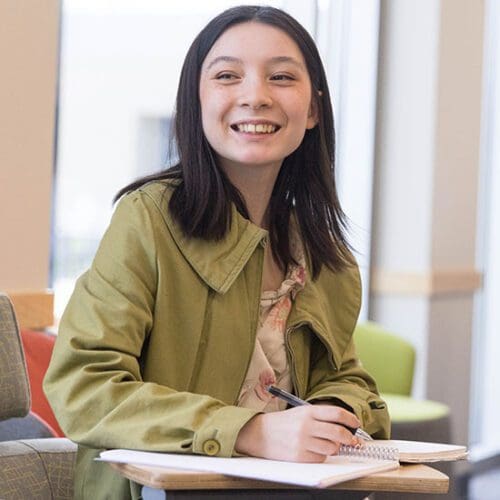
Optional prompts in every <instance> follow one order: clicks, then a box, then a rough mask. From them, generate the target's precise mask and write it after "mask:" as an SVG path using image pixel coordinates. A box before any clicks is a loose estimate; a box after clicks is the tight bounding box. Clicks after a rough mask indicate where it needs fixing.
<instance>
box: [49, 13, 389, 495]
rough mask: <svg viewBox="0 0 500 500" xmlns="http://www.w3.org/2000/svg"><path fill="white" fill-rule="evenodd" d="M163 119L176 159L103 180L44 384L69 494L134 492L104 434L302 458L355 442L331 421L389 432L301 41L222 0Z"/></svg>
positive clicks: (320, 104) (289, 24) (320, 88)
mask: <svg viewBox="0 0 500 500" xmlns="http://www.w3.org/2000/svg"><path fill="white" fill-rule="evenodd" d="M175 124H176V129H175V130H176V141H177V147H178V153H179V163H178V164H177V165H175V166H174V167H173V168H171V169H169V170H166V171H164V172H161V173H159V174H157V175H154V176H151V177H149V178H146V179H142V180H139V181H137V182H135V183H133V184H131V185H130V186H127V187H126V188H124V189H123V190H122V191H121V192H120V193H119V195H118V197H119V198H122V199H121V200H120V202H119V203H118V206H117V208H116V211H115V214H114V216H113V219H112V221H111V224H110V226H109V229H108V230H107V232H106V234H105V236H104V238H103V240H102V242H101V245H100V247H99V250H98V252H97V254H96V256H95V259H94V262H93V263H92V266H91V268H90V270H89V271H87V272H86V273H85V274H84V275H83V276H82V277H81V278H80V279H79V280H78V282H77V284H76V288H75V291H74V294H73V296H72V298H71V300H70V303H69V305H68V307H67V309H66V311H65V314H64V316H63V318H62V321H61V325H60V329H59V336H58V339H57V344H56V348H55V351H54V355H53V359H52V362H51V366H50V368H49V371H48V373H47V376H46V379H45V390H46V393H47V396H48V398H49V400H50V402H51V404H52V407H53V408H54V411H55V414H56V415H57V418H58V420H59V422H60V424H61V427H62V428H63V429H64V431H65V432H66V433H67V435H68V437H69V438H70V439H72V440H74V441H76V442H77V443H78V444H79V449H78V462H77V469H76V485H75V487H76V491H75V495H76V497H77V498H93V499H95V498H128V497H130V496H132V497H137V496H138V495H139V492H138V487H137V485H134V484H128V482H127V481H126V480H124V479H123V478H121V477H120V476H119V475H117V474H116V473H114V472H113V471H112V470H111V469H110V468H109V467H108V466H106V465H103V464H101V463H99V462H94V460H93V459H94V458H95V457H96V456H97V455H98V454H99V452H100V450H101V449H103V448H116V447H119V448H131V449H142V450H152V451H169V452H179V453H198V454H206V455H217V456H232V455H237V454H248V455H254V456H259V457H266V458H273V459H283V460H293V461H305V462H307V461H318V462H319V461H322V460H324V458H325V456H327V455H330V454H334V453H336V452H337V451H338V449H339V446H340V445H341V444H356V443H357V442H358V440H357V438H354V437H353V435H352V434H351V433H350V432H349V431H347V430H346V428H345V426H346V425H347V426H350V427H359V426H361V427H362V428H363V429H365V430H366V431H367V432H368V433H370V434H372V435H373V436H375V437H378V438H384V437H387V435H388V428H389V419H388V415H387V411H386V407H385V404H384V403H383V401H381V400H380V398H379V396H378V394H377V390H376V387H375V383H374V381H373V380H372V379H371V378H370V376H369V375H368V374H367V373H366V372H365V371H364V370H363V368H362V367H361V365H360V363H359V361H358V359H357V357H356V353H355V348H354V345H353V342H352V339H351V336H352V332H353V329H354V326H355V324H356V320H357V316H358V312H359V307H360V281H359V276H358V270H357V267H356V264H355V261H354V259H353V257H352V256H351V253H350V251H349V247H348V244H347V242H346V238H345V235H344V228H345V219H344V215H343V213H342V210H341V208H340V206H339V203H338V199H337V194H336V190H335V182H334V130H333V117H332V108H331V103H330V98H329V91H328V86H327V82H326V77H325V72H324V69H323V67H322V65H321V61H320V57H319V55H318V52H317V49H316V47H315V45H314V42H313V41H312V39H311V38H310V37H309V35H308V34H307V32H306V31H305V30H304V28H303V27H301V26H300V25H299V24H298V23H297V22H296V21H295V20H294V19H293V18H291V17H290V16H289V15H287V14H285V13H284V12H282V11H280V10H277V9H274V8H270V7H253V6H247V7H237V8H233V9H229V10H228V11H225V12H224V13H222V14H221V15H219V16H218V17H216V18H215V19H213V20H212V21H211V22H210V23H209V24H208V25H207V26H206V27H205V28H204V29H203V30H202V31H201V33H200V34H199V35H198V37H197V38H196V39H195V41H194V42H193V45H192V46H191V48H190V50H189V52H188V54H187V56H186V59H185V62H184V66H183V69H182V74H181V78H180V83H179V90H178V96H177V110H176V121H175ZM269 384H274V385H277V386H279V387H281V388H282V389H285V390H288V391H291V392H293V393H294V394H296V395H297V396H299V397H301V398H303V399H306V400H307V401H309V402H311V403H313V405H310V406H301V407H297V408H291V409H287V408H286V404H285V403H283V402H282V401H280V400H277V399H275V398H273V397H272V396H271V395H270V394H269V393H268V392H267V391H266V386H267V385H269Z"/></svg>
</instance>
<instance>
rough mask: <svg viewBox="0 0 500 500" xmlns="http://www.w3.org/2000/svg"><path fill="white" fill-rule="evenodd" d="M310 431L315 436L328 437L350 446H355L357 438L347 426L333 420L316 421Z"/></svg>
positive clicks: (330, 439) (329, 439)
mask: <svg viewBox="0 0 500 500" xmlns="http://www.w3.org/2000/svg"><path fill="white" fill-rule="evenodd" d="M310 433H311V435H312V436H313V437H315V438H320V439H326V440H328V441H334V442H337V443H340V444H346V445H348V446H355V445H356V444H357V443H358V440H357V438H356V437H355V436H354V435H353V434H352V433H351V432H350V431H349V430H348V429H346V428H345V427H343V426H342V425H338V424H336V423H333V422H322V421H319V420H318V421H316V422H315V423H314V425H312V426H311V429H310Z"/></svg>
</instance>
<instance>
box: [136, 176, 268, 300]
mask: <svg viewBox="0 0 500 500" xmlns="http://www.w3.org/2000/svg"><path fill="white" fill-rule="evenodd" d="M145 187H146V186H145ZM165 187H166V185H165V183H151V184H149V185H148V187H147V188H146V189H144V188H143V190H144V191H146V192H147V193H148V194H150V195H151V196H152V198H153V199H154V200H155V202H156V204H157V205H158V206H159V208H160V212H161V213H162V215H163V218H164V220H165V223H166V225H167V227H168V229H169V231H170V233H171V235H172V237H173V239H174V241H175V243H176V245H177V247H178V248H179V250H180V252H181V253H182V255H183V256H184V258H185V259H186V260H187V261H188V262H189V263H190V265H191V266H192V267H193V269H194V270H195V271H196V273H197V274H198V275H199V276H200V278H201V279H202V280H203V281H204V282H205V283H206V284H207V285H208V286H209V287H210V288H212V289H213V290H215V291H216V292H218V293H222V294H224V293H226V292H227V291H228V290H229V288H230V287H231V285H232V284H233V283H234V280H235V279H236V278H237V277H238V275H239V274H240V272H241V270H242V269H243V268H244V267H245V264H246V263H247V262H248V260H249V259H250V257H251V256H252V254H253V252H254V251H255V249H256V247H257V245H258V244H259V243H260V242H261V241H262V240H264V239H265V238H266V237H267V234H268V232H267V231H266V230H265V229H262V228H260V227H258V226H256V225H255V224H253V223H252V222H250V221H249V220H248V219H245V218H244V217H242V216H241V214H240V213H239V212H238V211H237V210H236V207H235V206H234V205H233V206H232V208H231V210H232V212H231V227H230V229H229V231H228V233H227V235H226V236H225V237H224V239H223V240H219V241H206V240H202V239H200V238H191V237H186V236H185V235H184V233H183V232H182V230H181V228H180V227H179V225H178V224H177V223H176V222H175V221H174V220H173V219H172V217H171V216H170V215H169V211H168V210H167V209H166V208H167V206H168V202H169V200H170V195H171V190H170V189H168V187H167V190H166V193H165ZM159 195H160V196H159Z"/></svg>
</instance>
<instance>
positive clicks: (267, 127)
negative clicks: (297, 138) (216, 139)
mask: <svg viewBox="0 0 500 500" xmlns="http://www.w3.org/2000/svg"><path fill="white" fill-rule="evenodd" d="M231 128H232V129H233V130H235V131H236V132H244V133H246V134H273V133H274V132H276V131H277V130H279V129H280V127H279V126H278V125H273V124H272V123H236V124H234V125H231Z"/></svg>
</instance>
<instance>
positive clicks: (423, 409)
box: [354, 321, 451, 443]
mask: <svg viewBox="0 0 500 500" xmlns="http://www.w3.org/2000/svg"><path fill="white" fill-rule="evenodd" d="M354 342H355V344H356V349H357V352H358V356H359V359H360V360H361V362H362V363H363V366H364V368H365V369H366V370H367V371H368V373H370V374H371V375H372V376H373V378H374V379H375V380H376V382H377V386H378V389H379V391H380V393H381V396H382V399H384V401H385V402H386V403H387V408H388V410H389V415H390V416H391V422H392V428H391V437H392V438H393V439H409V440H420V441H433V442H441V443H449V442H450V440H451V435H450V434H451V431H450V410H449V408H448V406H446V405H445V404H443V403H438V402H436V401H429V400H418V399H414V398H412V397H411V389H412V383H413V372H414V367H415V349H414V348H413V346H412V345H411V344H410V343H409V342H407V341H406V340H404V339H403V338H401V337H399V336H398V335H396V334H394V333H391V332H388V331H387V330H385V329H384V328H383V327H382V326H380V325H378V324H377V323H374V322H372V321H367V322H365V323H360V324H358V325H357V326H356V329H355V331H354Z"/></svg>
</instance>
